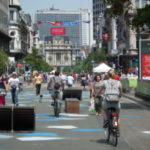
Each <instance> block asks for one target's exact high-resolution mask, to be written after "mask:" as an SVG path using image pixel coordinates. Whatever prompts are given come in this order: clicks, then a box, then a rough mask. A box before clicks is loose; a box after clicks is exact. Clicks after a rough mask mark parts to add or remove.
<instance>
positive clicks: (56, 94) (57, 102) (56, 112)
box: [52, 90, 61, 117]
mask: <svg viewBox="0 0 150 150" xmlns="http://www.w3.org/2000/svg"><path fill="white" fill-rule="evenodd" d="M59 97H60V91H59V90H55V91H54V96H53V100H54V103H53V104H52V106H53V108H54V115H55V116H56V117H59V113H60V110H61V101H60V98H59Z"/></svg>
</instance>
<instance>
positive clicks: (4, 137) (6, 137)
mask: <svg viewBox="0 0 150 150" xmlns="http://www.w3.org/2000/svg"><path fill="white" fill-rule="evenodd" d="M11 138H13V136H11V135H7V134H0V139H11Z"/></svg>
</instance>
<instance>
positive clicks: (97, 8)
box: [93, 0, 106, 40]
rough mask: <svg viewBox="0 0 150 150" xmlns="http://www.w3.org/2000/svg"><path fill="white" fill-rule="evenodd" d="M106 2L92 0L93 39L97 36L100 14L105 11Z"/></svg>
mask: <svg viewBox="0 0 150 150" xmlns="http://www.w3.org/2000/svg"><path fill="white" fill-rule="evenodd" d="M105 9H106V4H105V3H104V0H93V32H94V40H97V38H99V35H98V30H99V26H100V23H101V22H100V20H99V19H100V18H99V17H100V16H101V14H104V13H105Z"/></svg>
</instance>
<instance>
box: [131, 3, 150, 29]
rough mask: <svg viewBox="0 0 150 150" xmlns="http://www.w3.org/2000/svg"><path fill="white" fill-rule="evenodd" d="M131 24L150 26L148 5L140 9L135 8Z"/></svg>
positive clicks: (149, 7) (149, 6)
mask: <svg viewBox="0 0 150 150" xmlns="http://www.w3.org/2000/svg"><path fill="white" fill-rule="evenodd" d="M132 25H133V26H134V27H138V26H140V27H142V26H144V25H147V26H148V27H150V5H146V6H145V8H142V9H137V13H136V15H135V17H134V19H133V21H132Z"/></svg>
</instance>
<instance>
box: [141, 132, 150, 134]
mask: <svg viewBox="0 0 150 150" xmlns="http://www.w3.org/2000/svg"><path fill="white" fill-rule="evenodd" d="M142 133H144V134H150V131H142Z"/></svg>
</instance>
